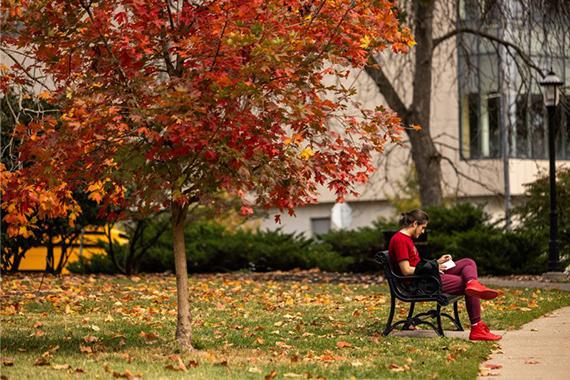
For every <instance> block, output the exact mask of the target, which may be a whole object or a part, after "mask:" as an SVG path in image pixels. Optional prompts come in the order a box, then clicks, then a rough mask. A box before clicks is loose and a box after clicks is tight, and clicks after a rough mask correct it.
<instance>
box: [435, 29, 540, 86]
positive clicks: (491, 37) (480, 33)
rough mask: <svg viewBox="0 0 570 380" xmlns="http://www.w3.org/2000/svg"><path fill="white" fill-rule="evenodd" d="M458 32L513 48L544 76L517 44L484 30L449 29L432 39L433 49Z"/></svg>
mask: <svg viewBox="0 0 570 380" xmlns="http://www.w3.org/2000/svg"><path fill="white" fill-rule="evenodd" d="M459 34H473V35H476V36H479V37H483V38H486V39H488V40H490V41H493V42H496V43H498V44H501V45H503V46H504V47H506V48H507V50H508V49H513V50H514V51H515V52H516V53H517V54H518V55H519V57H520V58H521V59H522V60H523V61H524V62H525V64H526V65H527V66H528V67H530V68H532V69H534V70H536V71H537V72H538V73H539V74H540V76H541V78H542V77H544V73H543V71H542V69H541V68H540V67H538V66H537V65H536V64H535V63H534V62H532V61H531V59H530V57H528V55H527V54H526V53H525V52H524V51H523V50H522V49H521V48H520V47H519V46H517V45H516V44H514V43H512V42H509V41H506V40H504V39H502V38H500V37H497V36H494V35H492V34H490V33H486V32H483V31H481V30H478V29H472V28H458V29H455V30H451V31H449V32H447V33H445V34H444V35H443V36H441V37H438V38H434V39H433V50H435V48H436V47H437V46H438V45H439V44H441V43H442V42H444V41H446V40H448V39H450V38H452V37H455V36H457V35H459Z"/></svg>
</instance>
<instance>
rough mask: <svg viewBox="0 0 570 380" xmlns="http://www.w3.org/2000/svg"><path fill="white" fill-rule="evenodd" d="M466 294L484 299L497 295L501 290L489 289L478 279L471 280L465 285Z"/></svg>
mask: <svg viewBox="0 0 570 380" xmlns="http://www.w3.org/2000/svg"><path fill="white" fill-rule="evenodd" d="M465 294H467V295H468V296H473V297H477V298H481V299H484V300H490V299H493V298H495V297H497V296H498V295H499V294H500V292H499V291H498V290H495V289H489V288H488V287H486V286H485V285H483V284H481V283H480V282H479V281H477V280H471V281H469V283H468V284H467V286H466V287H465Z"/></svg>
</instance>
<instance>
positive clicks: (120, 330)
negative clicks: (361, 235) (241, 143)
mask: <svg viewBox="0 0 570 380" xmlns="http://www.w3.org/2000/svg"><path fill="white" fill-rule="evenodd" d="M319 276H320V274H319V273H318V272H312V273H310V276H308V275H307V279H305V280H303V279H302V276H301V278H300V279H297V280H296V281H275V280H272V279H271V278H269V279H267V278H265V279H260V278H258V277H256V276H250V275H247V274H240V275H230V276H228V275H225V276H221V275H211V276H197V277H192V278H191V281H190V287H191V288H190V294H191V298H192V300H191V301H192V315H193V326H194V331H193V334H194V341H193V343H194V346H195V347H196V350H195V352H192V353H181V352H179V351H178V349H177V346H176V342H175V341H174V332H175V325H176V304H175V292H176V288H175V278H174V276H172V275H169V276H162V275H143V276H139V277H132V278H130V279H129V278H126V277H121V276H117V277H112V276H76V275H71V276H64V277H61V278H51V277H46V278H45V280H44V283H43V285H42V288H41V291H40V292H37V290H38V287H39V284H40V279H41V276H40V275H28V276H24V275H18V276H4V277H3V279H2V297H1V298H2V309H1V312H0V315H1V329H2V331H1V342H0V343H1V353H2V365H1V367H0V369H1V374H2V378H3V379H4V378H7V379H28V378H31V379H34V380H40V379H67V378H69V379H91V378H101V379H107V378H113V377H115V378H128V379H136V378H144V379H182V378H185V379H187V378H192V379H228V378H229V379H232V378H233V379H273V378H275V379H295V378H299V379H306V378H313V379H317V378H321V379H322V378H326V379H349V378H352V377H354V378H357V379H362V378H375V379H377V378H416V379H417V378H425V379H430V378H434V379H435V378H442V379H443V378H454V379H474V378H475V377H476V375H477V371H478V366H479V363H480V362H481V361H482V360H483V359H485V358H486V357H487V356H488V355H489V353H490V352H491V350H492V349H493V347H494V344H493V343H486V342H477V343H473V342H469V341H466V340H461V339H451V338H404V337H393V336H390V337H383V336H382V335H381V334H380V332H381V331H382V329H383V326H384V322H385V320H386V317H387V314H388V310H389V292H388V289H387V287H386V286H385V285H382V284H378V283H376V282H375V281H374V280H373V279H372V280H371V278H368V280H367V281H364V282H360V283H358V282H356V283H338V284H333V283H326V282H319V281H316V282H314V281H308V278H309V277H310V278H315V277H316V278H317V280H318V277H319ZM504 291H505V295H504V296H503V297H501V298H499V299H497V300H495V301H484V302H483V306H484V310H483V315H484V319H485V321H486V322H487V323H488V324H489V325H490V326H491V328H492V329H507V330H511V329H516V328H517V327H519V326H521V325H522V324H524V323H526V322H528V321H530V320H532V319H534V318H536V317H538V316H540V315H543V314H545V313H547V312H549V311H551V310H554V309H557V308H559V307H561V306H566V305H570V293H567V292H559V291H545V290H534V289H525V290H520V289H504ZM462 306H463V305H462ZM405 312H406V311H405V310H404V309H402V310H401V313H405ZM461 315H462V317H463V322H464V324H465V325H467V326H468V322H467V319H466V317H467V315H466V313H465V310H464V309H463V310H462V312H461Z"/></svg>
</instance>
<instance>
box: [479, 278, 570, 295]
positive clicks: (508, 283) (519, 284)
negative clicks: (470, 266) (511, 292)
mask: <svg viewBox="0 0 570 380" xmlns="http://www.w3.org/2000/svg"><path fill="white" fill-rule="evenodd" d="M479 280H480V281H481V283H483V284H485V285H487V286H495V287H498V288H540V289H558V290H565V291H567V292H568V291H570V282H549V281H536V280H511V279H506V278H501V277H487V276H481V277H479Z"/></svg>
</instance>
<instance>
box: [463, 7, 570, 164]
mask: <svg viewBox="0 0 570 380" xmlns="http://www.w3.org/2000/svg"><path fill="white" fill-rule="evenodd" d="M505 4H507V3H506V2H503V1H494V0H462V1H461V2H459V7H460V8H459V15H460V20H459V26H460V27H461V26H466V27H471V28H480V29H481V30H482V31H483V32H485V33H487V34H491V35H494V36H497V37H499V38H501V39H503V40H506V41H509V42H510V43H512V44H514V45H516V46H518V47H519V48H520V49H522V50H523V51H524V52H525V53H526V55H527V56H528V57H529V58H530V59H531V61H532V62H534V63H535V65H536V66H537V67H541V68H552V69H553V70H554V72H555V73H556V74H557V75H558V77H560V78H563V80H564V78H565V79H566V80H564V82H565V83H567V84H566V87H565V91H567V92H568V88H569V87H568V83H569V81H570V80H569V79H570V54H569V53H570V49H568V43H569V42H570V41H569V37H568V36H569V35H568V33H567V27H566V26H565V25H564V26H563V27H560V26H559V25H554V24H552V23H547V24H545V23H544V22H543V21H545V20H543V18H544V14H543V12H542V11H541V10H540V9H537V8H532V9H530V8H529V9H526V10H523V9H518V8H517V9H515V12H514V14H510V15H509V14H502V13H501V12H499V11H498V10H499V8H498V7H500V6H505ZM515 8H516V7H515ZM498 18H500V19H501V20H502V22H500V23H496V22H493V20H495V19H498ZM551 24H552V25H551ZM503 25H507V27H506V28H504V27H503ZM457 50H458V55H457V57H458V67H457V76H458V85H459V86H458V87H459V110H460V117H459V123H460V126H459V133H460V144H459V147H460V151H461V157H462V158H463V159H497V158H500V157H502V152H503V149H502V147H503V141H502V139H503V136H504V135H506V137H507V141H506V142H508V148H509V153H508V154H509V156H510V157H515V158H527V159H547V158H548V129H547V126H548V120H547V117H546V113H545V107H544V102H543V98H542V89H541V88H540V86H539V84H538V81H539V79H540V74H538V73H537V72H536V71H535V70H533V69H530V68H529V67H528V66H527V65H526V64H525V62H524V61H522V60H521V59H520V58H518V57H517V56H513V55H509V54H506V53H504V49H503V48H501V47H500V46H499V45H497V44H496V43H495V42H492V41H491V40H489V39H486V38H483V37H478V36H476V35H471V34H459V35H458V36H457ZM569 108H570V104H569V102H568V99H567V96H564V95H563V96H562V99H561V101H560V105H559V107H558V108H557V115H556V123H555V125H556V131H555V133H556V135H555V144H556V157H557V159H561V160H569V159H570V116H569V115H570V111H569ZM503 126H504V128H505V130H506V133H502V129H501V128H503Z"/></svg>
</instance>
